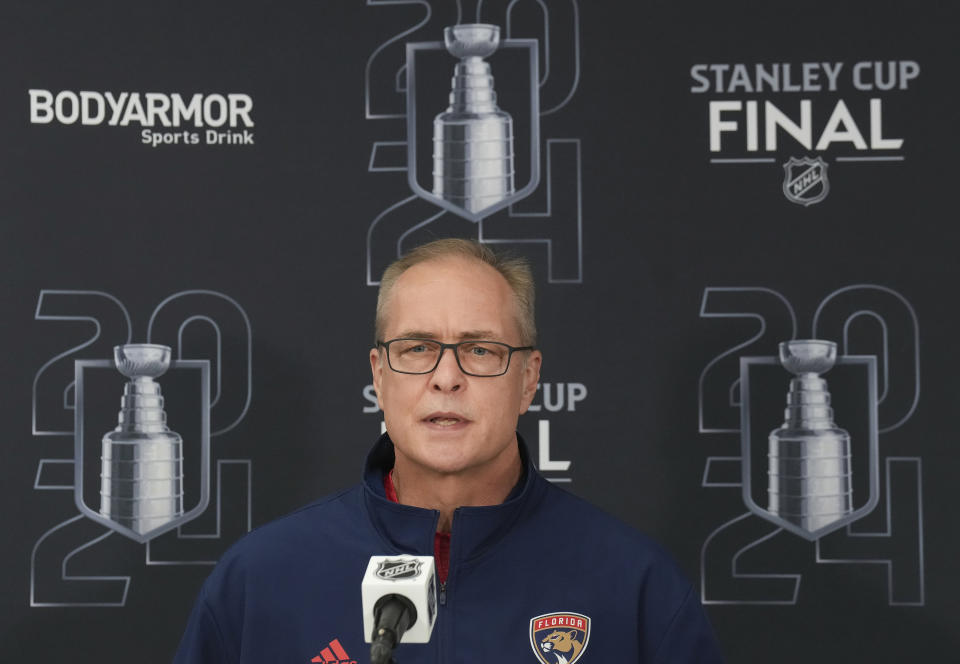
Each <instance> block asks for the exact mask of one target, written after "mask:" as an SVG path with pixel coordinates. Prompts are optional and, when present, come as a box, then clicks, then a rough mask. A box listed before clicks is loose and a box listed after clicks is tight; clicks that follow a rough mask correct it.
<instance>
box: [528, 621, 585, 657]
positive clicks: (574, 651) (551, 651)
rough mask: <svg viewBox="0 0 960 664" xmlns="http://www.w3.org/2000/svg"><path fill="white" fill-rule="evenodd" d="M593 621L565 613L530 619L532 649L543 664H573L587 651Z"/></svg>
mask: <svg viewBox="0 0 960 664" xmlns="http://www.w3.org/2000/svg"><path fill="white" fill-rule="evenodd" d="M589 640H590V618H589V617H588V616H585V615H583V614H582V613H572V612H570V611H561V612H558V613H545V614H543V615H541V616H537V617H536V618H531V619H530V647H531V648H533V654H534V655H536V656H537V660H538V661H540V662H542V664H573V663H574V662H576V661H579V659H580V657H581V656H582V655H583V653H584V652H586V650H587V641H589Z"/></svg>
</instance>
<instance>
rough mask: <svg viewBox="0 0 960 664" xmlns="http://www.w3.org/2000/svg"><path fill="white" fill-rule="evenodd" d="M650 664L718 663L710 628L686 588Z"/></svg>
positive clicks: (695, 598) (716, 647)
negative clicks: (684, 594) (652, 663)
mask: <svg viewBox="0 0 960 664" xmlns="http://www.w3.org/2000/svg"><path fill="white" fill-rule="evenodd" d="M652 661H653V662H654V664H722V663H723V656H722V655H721V654H720V646H719V644H718V643H717V637H716V636H715V635H714V633H713V628H712V627H711V626H710V623H709V621H708V620H707V616H706V613H705V612H704V610H703V607H702V606H701V605H700V602H699V601H698V599H697V597H696V595H695V594H694V592H693V588H690V589H689V590H688V591H687V593H686V596H685V597H684V599H683V602H681V604H680V606H679V608H677V611H676V613H674V615H673V617H672V618H671V620H670V622H669V624H668V625H667V629H666V632H664V634H663V638H662V639H661V640H660V643H659V645H658V646H657V648H656V653H655V654H654V656H653V660H652Z"/></svg>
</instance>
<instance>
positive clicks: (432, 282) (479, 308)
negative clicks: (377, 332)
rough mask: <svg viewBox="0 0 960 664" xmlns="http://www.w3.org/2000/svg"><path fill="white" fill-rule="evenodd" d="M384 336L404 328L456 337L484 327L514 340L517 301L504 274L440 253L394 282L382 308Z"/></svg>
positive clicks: (399, 333) (397, 333)
mask: <svg viewBox="0 0 960 664" xmlns="http://www.w3.org/2000/svg"><path fill="white" fill-rule="evenodd" d="M385 319H386V320H385V323H386V324H385V331H386V335H387V337H388V338H390V337H396V336H398V335H403V334H406V333H409V332H430V333H431V334H433V335H436V336H438V337H439V336H444V337H456V336H459V335H461V334H463V333H466V332H476V331H489V332H491V333H493V334H496V335H497V337H498V339H502V340H508V341H512V342H517V341H518V338H517V337H518V336H519V328H518V326H517V305H516V300H515V298H514V295H513V291H512V290H511V288H510V285H509V284H508V283H507V280H506V279H505V278H504V277H503V275H501V274H500V273H499V272H497V271H496V270H495V269H494V268H492V267H490V266H489V265H487V264H485V263H481V262H479V261H476V260H471V259H467V258H459V257H458V258H443V259H435V260H430V261H425V262H423V263H418V264H416V265H414V266H413V267H411V268H409V269H408V270H406V271H405V272H404V273H403V274H401V275H400V277H399V278H398V279H397V281H396V282H395V283H394V286H393V289H392V290H391V292H390V297H389V301H388V302H387V306H386V312H385Z"/></svg>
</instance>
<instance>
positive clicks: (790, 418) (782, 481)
mask: <svg viewBox="0 0 960 664" xmlns="http://www.w3.org/2000/svg"><path fill="white" fill-rule="evenodd" d="M836 359H837V345H836V344H835V343H833V342H832V341H820V340H815V339H812V340H801V341H787V342H784V343H781V344H780V363H781V364H782V365H783V367H784V368H785V369H786V370H787V371H790V372H791V373H793V374H795V375H796V377H795V378H793V379H792V380H791V381H790V391H789V393H788V394H787V408H786V410H785V411H784V415H785V418H786V421H785V422H784V423H783V426H781V427H780V428H779V429H774V430H773V431H772V432H770V456H769V501H770V502H769V511H770V512H771V513H773V514H776V515H778V516H780V517H781V518H782V519H784V520H785V521H787V522H789V523H792V524H794V525H796V526H797V527H799V528H802V529H804V530H805V531H807V532H813V531H816V530H818V529H820V528H823V527H825V526H827V525H829V524H831V523H833V522H835V521H838V520H839V519H842V518H843V517H845V516H846V515H848V514H849V513H850V512H851V511H852V510H853V507H852V500H853V495H852V494H853V489H852V485H851V466H850V462H851V458H850V434H848V433H847V432H846V431H844V430H843V429H840V428H838V427H837V426H836V425H835V424H834V422H833V408H831V407H830V393H829V392H828V391H827V381H825V380H824V379H823V378H821V377H820V375H819V374H822V373H825V372H826V371H829V370H830V369H831V368H832V367H833V365H834V363H835V362H836Z"/></svg>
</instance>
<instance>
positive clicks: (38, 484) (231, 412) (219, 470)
mask: <svg viewBox="0 0 960 664" xmlns="http://www.w3.org/2000/svg"><path fill="white" fill-rule="evenodd" d="M35 318H36V319H37V320H39V321H53V322H57V323H60V325H61V328H60V329H58V333H59V334H60V335H63V336H66V335H68V334H72V335H75V336H76V339H75V340H74V341H73V342H70V343H71V344H72V345H70V346H69V347H68V348H67V349H66V350H64V351H62V352H59V353H56V354H55V355H54V356H53V357H51V358H50V359H49V360H47V361H46V362H44V364H43V365H42V366H41V367H40V369H39V370H38V371H37V373H36V376H35V378H34V381H33V408H32V413H31V417H32V423H33V433H34V436H36V439H35V442H36V443H37V444H38V447H39V448H40V453H41V455H42V457H43V458H41V459H40V460H39V463H38V468H37V475H36V480H35V482H34V489H36V490H37V491H57V492H62V493H63V498H64V500H63V512H64V516H66V515H68V514H69V513H71V512H72V511H73V509H74V505H73V500H72V495H71V494H72V492H73V484H72V477H73V464H74V458H73V435H74V431H73V420H74V416H73V412H72V411H73V410H74V408H75V405H74V404H75V401H74V398H75V395H74V391H73V390H74V384H73V380H74V366H73V363H74V360H78V359H103V358H110V357H112V349H113V346H115V345H118V344H124V343H129V342H130V341H131V340H132V338H133V336H134V335H133V326H132V323H131V319H130V314H129V312H128V311H127V308H126V307H125V306H124V305H123V303H122V302H121V301H120V300H119V299H117V298H116V297H114V296H113V295H111V294H109V293H104V292H101V291H83V290H45V291H42V292H41V293H40V296H39V299H38V302H37V310H36V314H35ZM78 324H79V325H78ZM146 340H147V341H148V342H152V343H163V344H165V345H168V346H170V347H171V348H172V349H173V354H174V357H175V358H177V359H188V358H189V359H206V360H208V361H209V362H210V364H211V373H212V383H211V391H212V394H211V410H210V418H211V429H212V432H211V435H212V436H214V437H217V436H221V435H222V434H225V433H227V432H229V431H231V430H232V429H234V428H235V427H236V426H237V425H238V424H239V423H240V422H241V421H242V420H243V418H244V417H245V415H246V413H247V409H248V408H249V405H250V401H251V398H252V385H253V383H252V375H251V372H252V358H251V349H252V329H251V326H250V320H249V317H248V316H247V314H246V312H245V311H244V309H243V307H241V306H240V304H239V303H238V302H236V301H235V300H234V299H233V298H230V297H229V296H227V295H224V294H222V293H217V292H214V291H207V290H189V291H183V292H179V293H175V294H173V295H171V296H170V297H168V298H166V299H164V300H163V301H162V302H161V303H160V304H158V305H157V307H156V308H155V309H154V310H153V313H152V314H151V316H150V318H149V321H148V323H147V327H146ZM215 440H216V438H215ZM231 456H232V455H230V453H229V441H226V440H223V439H220V440H217V442H216V443H215V445H214V446H213V458H214V459H215V460H216V463H215V468H216V472H215V473H214V477H213V478H211V479H212V481H213V482H214V495H215V496H216V500H215V501H212V502H211V504H210V506H209V507H208V509H207V510H206V512H205V513H204V514H203V515H201V516H200V517H198V518H197V519H196V520H195V521H194V522H191V523H189V524H185V525H184V526H182V527H181V528H179V529H177V530H176V531H171V532H169V533H167V534H165V535H162V536H161V537H159V538H157V539H156V540H154V541H152V542H150V543H148V544H147V545H146V547H145V552H144V556H145V560H144V562H145V564H148V565H179V564H182V565H196V564H202V565H212V564H214V563H215V561H216V558H217V557H219V555H220V553H222V551H223V550H224V548H225V543H227V542H230V541H232V539H235V538H236V537H237V536H239V535H240V534H241V533H242V532H245V531H247V530H249V529H250V526H251V502H252V469H251V463H250V460H249V459H237V458H231ZM224 506H229V508H228V509H224ZM112 535H113V531H112V530H109V529H105V528H104V527H103V526H100V525H98V524H95V523H93V522H92V521H90V520H89V519H85V518H84V517H83V516H81V515H73V516H69V517H67V518H65V519H64V520H63V521H61V522H60V523H57V524H56V525H54V526H52V527H51V528H49V529H48V530H46V531H45V532H44V533H43V534H42V535H41V536H40V537H39V538H38V539H37V542H36V543H35V545H34V547H33V551H32V552H31V559H30V605H31V606H37V607H41V606H46V607H50V606H57V607H66V606H70V607H81V606H124V605H125V604H126V602H127V596H128V592H129V590H130V584H131V578H132V576H131V574H130V573H129V572H131V571H133V570H132V569H129V568H132V567H134V566H132V565H130V564H129V561H130V560H132V559H133V558H132V556H128V555H124V554H125V553H126V552H127V550H128V549H130V547H135V546H138V545H136V544H134V543H132V542H129V541H124V540H123V538H118V537H111V536H112ZM124 547H127V548H126V549H124ZM151 547H152V548H151ZM105 560H112V561H115V562H114V564H116V562H118V561H121V560H122V561H127V562H126V563H125V567H127V568H128V569H124V570H122V571H123V572H127V573H124V574H120V573H113V574H108V573H106V572H105V571H104V569H103V568H104V567H105V566H107V563H105V562H104V561H105ZM80 570H86V572H82V571H80Z"/></svg>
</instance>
